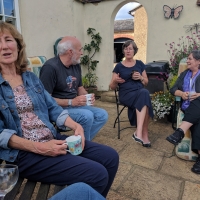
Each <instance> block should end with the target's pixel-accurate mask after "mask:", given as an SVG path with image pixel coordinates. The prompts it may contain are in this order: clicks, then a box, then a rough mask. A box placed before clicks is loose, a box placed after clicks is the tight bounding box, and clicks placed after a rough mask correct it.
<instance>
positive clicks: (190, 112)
mask: <svg viewBox="0 0 200 200" xmlns="http://www.w3.org/2000/svg"><path fill="white" fill-rule="evenodd" d="M170 92H171V93H172V94H173V95H176V96H180V97H181V110H182V111H183V112H184V118H183V120H182V123H181V125H180V126H179V128H178V129H177V130H176V131H175V132H174V133H173V134H171V135H169V136H168V137H167V138H166V139H167V140H168V141H169V142H171V143H172V144H174V145H178V144H179V143H180V142H181V140H182V139H183V138H184V135H185V132H186V131H187V130H188V129H190V130H191V137H192V151H194V152H195V153H197V154H198V158H197V161H196V163H195V164H194V166H193V167H192V169H191V170H192V171H193V172H194V173H197V174H200V50H194V51H192V52H191V53H190V55H189V56H188V58H187V69H186V70H185V71H184V72H182V73H181V74H180V75H179V77H178V79H177V81H176V83H175V84H174V86H173V87H172V88H171V89H170Z"/></svg>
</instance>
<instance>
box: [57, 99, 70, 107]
mask: <svg viewBox="0 0 200 200" xmlns="http://www.w3.org/2000/svg"><path fill="white" fill-rule="evenodd" d="M54 99H55V100H56V102H57V104H58V105H59V106H62V107H67V106H69V104H68V102H69V99H59V98H54Z"/></svg>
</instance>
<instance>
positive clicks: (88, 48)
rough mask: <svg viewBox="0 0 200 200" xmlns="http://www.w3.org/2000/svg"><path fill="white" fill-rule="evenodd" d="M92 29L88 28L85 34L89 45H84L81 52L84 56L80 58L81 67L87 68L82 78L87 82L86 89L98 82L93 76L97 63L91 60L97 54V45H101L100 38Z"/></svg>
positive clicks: (94, 75)
mask: <svg viewBox="0 0 200 200" xmlns="http://www.w3.org/2000/svg"><path fill="white" fill-rule="evenodd" d="M95 31H96V30H95V29H94V28H88V29H87V34H88V35H90V37H91V42H90V43H89V44H85V45H84V47H83V51H84V53H85V55H84V56H83V57H81V65H82V66H85V67H87V71H88V72H87V73H86V75H85V77H84V78H86V79H87V80H88V82H89V84H87V85H88V87H90V86H95V85H96V82H97V80H98V77H97V76H96V74H95V70H96V67H97V64H98V63H99V61H98V60H93V59H92V58H93V57H94V55H95V54H96V52H99V50H100V48H99V45H100V44H101V40H102V38H101V36H100V34H99V33H96V34H95Z"/></svg>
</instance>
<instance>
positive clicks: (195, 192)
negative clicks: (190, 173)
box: [182, 181, 200, 200]
mask: <svg viewBox="0 0 200 200" xmlns="http://www.w3.org/2000/svg"><path fill="white" fill-rule="evenodd" d="M199 194H200V184H197V183H191V182H189V181H186V182H185V187H184V193H183V197H182V200H189V199H191V200H199V199H200V196H199Z"/></svg>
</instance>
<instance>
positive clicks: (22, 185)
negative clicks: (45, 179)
mask: <svg viewBox="0 0 200 200" xmlns="http://www.w3.org/2000/svg"><path fill="white" fill-rule="evenodd" d="M0 163H3V161H2V160H0ZM65 187H66V186H58V185H53V184H46V183H40V182H34V181H29V180H27V179H25V178H22V177H19V179H18V181H17V183H16V185H15V187H14V188H13V189H12V190H11V191H10V192H9V193H8V194H6V196H5V198H4V200H15V199H19V200H31V199H32V197H34V199H36V200H47V199H48V198H50V197H52V196H53V195H54V194H56V193H58V192H59V191H60V190H62V189H63V188H65ZM35 196H36V198H35Z"/></svg>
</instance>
